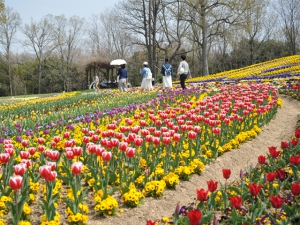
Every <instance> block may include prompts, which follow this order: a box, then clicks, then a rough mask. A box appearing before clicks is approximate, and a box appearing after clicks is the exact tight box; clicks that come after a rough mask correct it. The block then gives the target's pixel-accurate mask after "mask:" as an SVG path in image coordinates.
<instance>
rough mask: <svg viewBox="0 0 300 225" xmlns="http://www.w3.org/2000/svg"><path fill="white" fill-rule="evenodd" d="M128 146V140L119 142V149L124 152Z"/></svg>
mask: <svg viewBox="0 0 300 225" xmlns="http://www.w3.org/2000/svg"><path fill="white" fill-rule="evenodd" d="M127 147H128V143H127V142H120V143H119V149H120V150H121V151H122V152H125V151H126V148H127Z"/></svg>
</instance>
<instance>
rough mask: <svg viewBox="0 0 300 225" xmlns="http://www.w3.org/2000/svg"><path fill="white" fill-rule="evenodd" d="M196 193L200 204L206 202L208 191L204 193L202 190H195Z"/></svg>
mask: <svg viewBox="0 0 300 225" xmlns="http://www.w3.org/2000/svg"><path fill="white" fill-rule="evenodd" d="M196 193H197V199H198V200H199V201H200V202H203V201H206V200H207V198H208V191H205V190H204V189H203V188H202V189H200V190H197V189H196Z"/></svg>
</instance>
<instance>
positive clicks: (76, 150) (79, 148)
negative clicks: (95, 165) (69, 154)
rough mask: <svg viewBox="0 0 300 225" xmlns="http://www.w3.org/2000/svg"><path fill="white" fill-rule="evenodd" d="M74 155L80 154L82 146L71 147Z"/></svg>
mask: <svg viewBox="0 0 300 225" xmlns="http://www.w3.org/2000/svg"><path fill="white" fill-rule="evenodd" d="M72 151H73V153H74V156H81V154H82V148H81V147H74V148H73V149H72Z"/></svg>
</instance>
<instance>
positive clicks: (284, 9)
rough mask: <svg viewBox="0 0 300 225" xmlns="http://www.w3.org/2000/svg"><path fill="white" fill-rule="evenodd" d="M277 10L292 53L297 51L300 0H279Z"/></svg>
mask: <svg viewBox="0 0 300 225" xmlns="http://www.w3.org/2000/svg"><path fill="white" fill-rule="evenodd" d="M278 3H279V4H277V5H276V8H277V11H278V13H279V15H280V17H281V19H282V23H281V24H280V26H281V28H282V31H283V33H284V36H285V39H286V41H287V44H288V46H289V49H290V54H291V55H294V54H296V53H297V47H299V46H297V43H298V42H299V36H300V1H299V0H278Z"/></svg>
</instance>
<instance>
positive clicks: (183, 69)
mask: <svg viewBox="0 0 300 225" xmlns="http://www.w3.org/2000/svg"><path fill="white" fill-rule="evenodd" d="M180 59H181V62H180V64H179V66H178V70H177V76H180V85H181V88H182V90H184V89H186V86H185V80H186V78H187V77H188V74H189V76H190V77H191V75H190V69H189V64H188V63H187V62H186V61H185V59H186V57H185V55H182V56H180Z"/></svg>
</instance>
